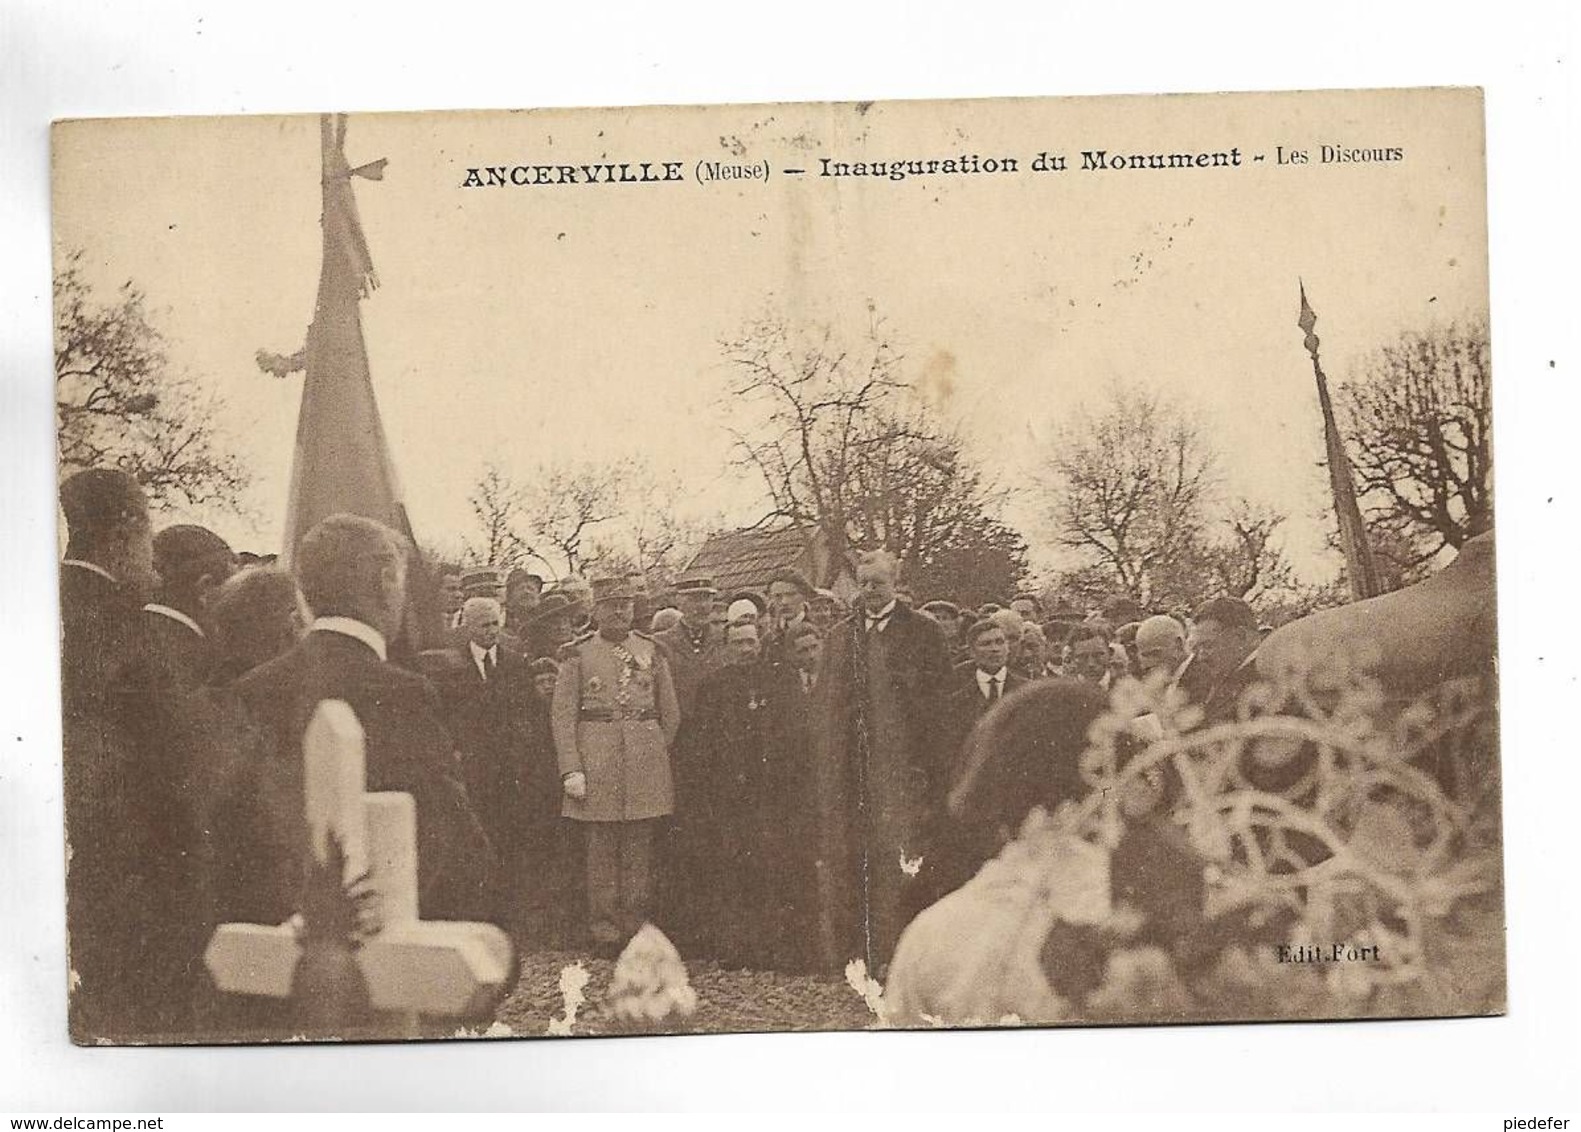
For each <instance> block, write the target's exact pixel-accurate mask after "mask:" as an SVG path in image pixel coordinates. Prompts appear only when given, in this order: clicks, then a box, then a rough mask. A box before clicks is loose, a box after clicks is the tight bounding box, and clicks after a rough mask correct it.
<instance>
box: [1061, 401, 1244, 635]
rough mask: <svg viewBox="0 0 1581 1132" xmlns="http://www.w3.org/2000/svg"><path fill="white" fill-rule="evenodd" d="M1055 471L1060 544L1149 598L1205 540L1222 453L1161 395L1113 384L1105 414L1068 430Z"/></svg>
mask: <svg viewBox="0 0 1581 1132" xmlns="http://www.w3.org/2000/svg"><path fill="white" fill-rule="evenodd" d="M1047 468H1048V472H1049V477H1048V478H1049V481H1050V484H1049V486H1050V487H1051V489H1052V493H1053V498H1054V503H1053V505H1052V507H1051V508H1050V513H1049V520H1050V527H1051V531H1052V534H1053V536H1054V540H1055V541H1056V542H1057V543H1059V544H1060V545H1061V546H1064V547H1066V548H1068V549H1070V550H1072V551H1075V552H1076V553H1077V556H1078V557H1079V558H1080V559H1081V560H1083V562H1084V563H1087V564H1094V565H1100V566H1102V567H1104V568H1105V569H1106V570H1108V572H1109V573H1110V575H1111V577H1112V579H1113V583H1114V586H1115V588H1116V590H1117V591H1118V592H1120V593H1125V594H1129V595H1131V596H1132V597H1134V598H1136V599H1137V600H1138V601H1140V602H1142V603H1143V604H1144V605H1145V604H1150V603H1152V602H1155V601H1156V600H1158V599H1159V598H1161V597H1162V596H1163V594H1162V592H1157V591H1162V590H1163V589H1165V588H1167V586H1166V585H1164V584H1163V577H1162V575H1163V574H1165V573H1167V572H1169V571H1171V570H1175V569H1178V566H1179V564H1180V563H1182V562H1184V561H1185V559H1186V558H1187V557H1188V556H1190V555H1191V554H1192V553H1193V551H1194V550H1195V549H1196V548H1197V547H1199V546H1200V545H1201V542H1202V538H1203V531H1204V528H1205V526H1206V524H1207V514H1206V507H1207V503H1208V501H1209V499H1210V498H1211V495H1212V492H1213V490H1214V488H1215V486H1216V484H1217V480H1218V457H1217V455H1216V454H1215V453H1214V451H1213V449H1212V447H1211V446H1210V445H1209V444H1208V442H1207V440H1206V439H1205V438H1204V437H1203V436H1202V433H1201V431H1200V429H1199V428H1198V426H1197V425H1196V423H1195V422H1194V421H1192V420H1191V419H1190V417H1189V416H1187V415H1186V414H1185V413H1183V412H1182V411H1181V410H1179V409H1177V408H1175V407H1174V406H1171V405H1169V404H1168V403H1166V402H1164V401H1162V400H1161V399H1160V398H1159V397H1158V396H1157V395H1156V394H1153V393H1149V392H1146V391H1143V390H1140V389H1137V388H1134V387H1129V386H1124V385H1115V386H1113V387H1112V388H1111V389H1110V390H1109V394H1108V398H1107V403H1106V405H1105V406H1104V408H1103V411H1102V412H1101V413H1100V414H1099V415H1097V416H1093V415H1092V414H1090V413H1087V412H1082V413H1079V414H1077V416H1076V417H1075V418H1073V419H1072V420H1071V421H1069V422H1068V423H1067V424H1066V425H1065V427H1064V428H1062V429H1060V430H1059V432H1058V434H1057V435H1056V437H1055V440H1054V445H1053V449H1052V451H1051V452H1050V453H1049V456H1048V461H1047Z"/></svg>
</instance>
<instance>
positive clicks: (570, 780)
mask: <svg viewBox="0 0 1581 1132" xmlns="http://www.w3.org/2000/svg"><path fill="white" fill-rule="evenodd" d="M592 597H593V608H594V613H595V617H596V619H597V621H598V631H597V632H596V633H593V634H591V635H589V636H586V637H583V638H581V639H580V640H578V641H576V642H574V643H573V644H571V645H568V646H567V647H566V648H565V649H564V650H563V653H564V655H563V658H562V661H561V664H560V675H559V678H558V679H557V681H556V682H555V690H554V702H553V704H552V706H551V719H552V724H553V731H554V745H555V753H556V755H557V756H558V758H559V763H560V778H561V785H562V789H563V791H564V794H565V802H564V808H563V813H564V815H565V816H566V817H567V818H570V819H571V820H573V821H576V822H580V823H581V824H582V826H583V828H584V830H585V836H586V841H587V905H588V919H589V925H588V926H589V934H590V935H591V936H592V943H593V946H594V948H595V949H596V950H598V951H599V952H601V953H604V954H611V955H612V954H614V953H616V952H617V951H618V950H619V949H620V947H621V946H622V945H623V944H624V943H625V941H626V940H627V939H628V938H630V936H631V935H632V934H633V933H634V932H635V931H636V930H637V929H638V928H639V927H641V926H642V924H643V922H644V921H645V920H646V919H648V918H649V915H650V911H651V908H652V904H653V835H654V827H655V825H656V824H657V822H658V819H660V818H663V817H666V816H668V815H669V814H670V813H671V812H672V810H673V809H674V788H673V786H672V783H671V777H670V752H669V747H670V744H671V743H672V742H673V741H674V739H675V733H676V730H677V729H678V728H679V727H680V710H679V708H678V707H677V705H676V699H675V686H674V684H673V683H672V682H671V678H670V669H669V663H668V660H667V659H666V656H665V652H664V650H663V649H662V648H660V647H659V646H658V645H656V644H655V643H654V642H653V640H652V639H651V638H649V637H647V636H644V635H643V634H641V633H634V632H632V628H631V625H632V620H633V617H634V615H635V599H636V594H635V592H634V591H633V590H632V589H631V588H630V586H629V585H628V584H627V582H626V581H625V579H622V578H600V579H598V580H597V581H595V582H594V584H593V594H592Z"/></svg>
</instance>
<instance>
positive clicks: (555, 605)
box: [524, 593, 572, 625]
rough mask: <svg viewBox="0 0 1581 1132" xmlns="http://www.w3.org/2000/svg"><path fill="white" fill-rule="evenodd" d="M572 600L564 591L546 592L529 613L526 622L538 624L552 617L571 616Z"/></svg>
mask: <svg viewBox="0 0 1581 1132" xmlns="http://www.w3.org/2000/svg"><path fill="white" fill-rule="evenodd" d="M571 608H572V602H571V599H570V598H568V597H566V596H565V594H563V593H551V594H545V595H544V598H543V600H542V601H540V602H539V603H538V605H537V607H536V608H534V609H533V611H532V612H531V613H529V614H528V615H527V619H526V621H525V622H524V624H527V625H537V624H539V623H540V622H543V621H548V620H549V619H550V618H551V617H570V616H571Z"/></svg>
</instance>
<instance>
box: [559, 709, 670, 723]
mask: <svg viewBox="0 0 1581 1132" xmlns="http://www.w3.org/2000/svg"><path fill="white" fill-rule="evenodd" d="M577 718H579V719H580V720H581V721H582V722H583V723H627V722H630V721H631V720H643V719H658V718H659V713H658V712H656V711H654V710H653V709H652V708H645V709H643V710H640V711H622V710H620V709H618V708H582V709H581V711H579V712H578V713H577Z"/></svg>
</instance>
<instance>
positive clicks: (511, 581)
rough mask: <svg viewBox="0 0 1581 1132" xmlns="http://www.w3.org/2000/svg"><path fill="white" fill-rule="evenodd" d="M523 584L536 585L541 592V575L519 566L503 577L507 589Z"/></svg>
mask: <svg viewBox="0 0 1581 1132" xmlns="http://www.w3.org/2000/svg"><path fill="white" fill-rule="evenodd" d="M523 584H526V585H531V586H536V587H537V588H538V590H539V592H542V590H543V577H542V576H541V575H539V574H533V573H530V572H528V571H526V570H523V569H522V568H521V567H520V566H518V567H516V569H514V570H512V571H511V572H510V573H509V574H508V575H506V577H505V588H506V589H508V590H513V589H515V588H516V587H517V586H520V585H523Z"/></svg>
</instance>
